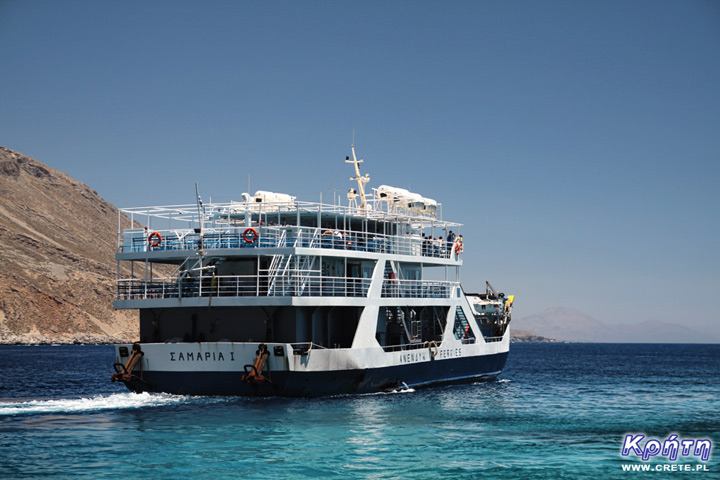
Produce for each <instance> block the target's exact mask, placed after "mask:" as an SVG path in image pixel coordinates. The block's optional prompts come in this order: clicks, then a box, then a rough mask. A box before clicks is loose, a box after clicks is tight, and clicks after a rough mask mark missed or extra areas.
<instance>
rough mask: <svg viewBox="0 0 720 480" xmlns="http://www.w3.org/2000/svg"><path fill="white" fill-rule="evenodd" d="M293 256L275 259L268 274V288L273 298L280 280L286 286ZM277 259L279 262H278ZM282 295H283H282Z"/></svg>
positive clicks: (277, 256)
mask: <svg viewBox="0 0 720 480" xmlns="http://www.w3.org/2000/svg"><path fill="white" fill-rule="evenodd" d="M292 258H293V256H292V255H275V256H274V257H273V264H274V268H273V265H271V266H270V271H269V273H268V275H269V277H270V278H269V279H270V286H269V287H268V296H273V295H275V294H276V290H277V287H278V279H280V281H281V282H282V283H283V284H284V283H286V282H285V281H284V280H286V279H287V270H288V266H289V265H290V262H292ZM276 259H277V262H276ZM280 295H282V293H281V294H280Z"/></svg>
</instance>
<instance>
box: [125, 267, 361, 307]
mask: <svg viewBox="0 0 720 480" xmlns="http://www.w3.org/2000/svg"><path fill="white" fill-rule="evenodd" d="M291 273H293V272H291ZM270 280H271V277H270V275H267V274H261V275H227V276H224V275H223V276H203V277H184V278H182V279H180V280H178V279H177V278H154V279H148V280H145V279H122V280H118V281H117V299H118V300H145V299H158V298H180V297H255V296H272V297H287V296H299V297H366V296H367V293H368V289H369V288H370V282H371V279H369V278H354V277H321V276H320V275H319V272H317V274H316V275H310V274H300V273H298V274H297V275H292V274H290V275H287V276H283V277H279V276H278V277H275V283H274V285H273V288H272V289H270Z"/></svg>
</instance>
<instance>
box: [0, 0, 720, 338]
mask: <svg viewBox="0 0 720 480" xmlns="http://www.w3.org/2000/svg"><path fill="white" fill-rule="evenodd" d="M353 129H354V130H355V145H356V148H357V151H358V154H359V155H360V156H362V157H364V158H365V164H364V171H365V172H368V173H369V174H370V176H371V183H370V185H371V186H375V187H377V186H378V185H380V184H389V185H395V186H400V187H405V188H408V187H409V188H411V189H412V190H414V191H417V192H419V193H421V194H422V195H424V196H428V197H432V198H436V199H437V200H439V201H440V202H442V203H443V204H444V209H445V217H446V218H447V219H450V220H454V221H459V222H462V223H464V224H465V227H464V229H463V233H464V237H465V239H466V254H465V269H464V272H463V284H464V286H465V288H466V290H477V289H481V288H482V287H483V285H484V281H485V279H488V280H490V281H491V282H493V284H494V285H495V286H496V287H498V288H499V289H501V290H504V291H506V292H508V293H515V294H516V295H517V303H516V310H515V315H516V316H525V315H529V314H532V313H536V312H538V311H540V310H542V309H544V308H546V307H549V306H556V305H560V306H568V307H573V308H577V309H579V310H581V311H583V312H585V313H587V314H589V315H592V316H594V317H596V318H598V319H600V320H602V321H605V322H609V323H625V322H628V323H629V322H640V321H644V320H650V319H655V320H663V321H668V322H674V323H681V324H687V325H689V326H691V327H692V328H695V329H698V330H701V331H706V332H708V333H710V334H713V335H715V336H716V338H717V337H720V318H719V317H720V315H719V314H718V312H720V253H719V252H718V250H719V249H718V246H719V245H718V244H719V243H720V242H719V239H720V215H719V214H718V209H719V208H720V2H717V1H709V0H708V1H702V0H676V1H662V0H650V1H644V0H637V1H627V0H622V1H595V2H592V1H571V0H567V1H550V0H548V1H509V2H499V1H454V2H453V1H431V2H430V1H389V2H388V1H362V2H360V1H358V2H353V1H344V2H336V1H326V2H319V1H311V2H308V1H292V2H249V1H248V2H245V1H228V2H226V1H218V0H213V1H204V2H201V1H195V2H187V1H165V2H163V1H160V2H146V1H133V0H131V1H122V2H117V1H112V2H111V1H72V0H70V1H62V2H59V1H30V0H17V1H13V0H0V145H3V146H6V147H9V148H12V149H15V150H18V151H20V152H22V153H25V154H27V155H30V156H32V157H34V158H36V159H38V160H40V161H42V162H44V163H47V164H49V165H50V166H52V167H54V168H57V169H59V170H62V171H64V172H66V173H68V174H70V175H72V176H73V177H75V178H77V179H78V180H81V181H83V182H85V183H87V184H88V185H90V186H91V187H92V188H93V189H95V190H97V191H98V193H99V194H100V195H101V196H103V197H105V198H106V199H108V200H109V201H110V202H112V203H114V204H115V205H118V206H123V207H126V206H142V205H152V204H173V203H192V202H193V198H194V183H195V182H196V181H197V182H199V184H200V189H201V193H202V194H203V196H204V198H206V199H207V197H209V196H211V195H212V196H213V199H215V200H223V201H227V200H230V199H231V198H234V199H237V198H239V197H240V193H241V192H244V191H246V190H247V177H248V174H250V175H251V188H252V190H253V191H254V190H258V189H261V190H271V191H278V192H285V193H291V194H295V195H298V196H300V197H304V198H306V199H317V198H319V192H321V191H322V192H325V195H327V196H329V197H330V198H331V197H332V192H333V189H334V188H335V189H337V191H338V192H345V191H346V190H347V188H349V187H350V186H351V185H350V183H349V182H348V178H349V176H350V175H351V173H352V171H351V168H350V166H348V165H345V164H344V163H343V160H344V158H345V155H349V154H350V143H351V142H352V132H353ZM327 196H326V198H328V197H327ZM669 340H671V339H669Z"/></svg>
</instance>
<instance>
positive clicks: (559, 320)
mask: <svg viewBox="0 0 720 480" xmlns="http://www.w3.org/2000/svg"><path fill="white" fill-rule="evenodd" d="M513 327H514V328H518V329H524V330H530V331H532V332H535V333H536V334H537V335H541V336H546V337H552V338H557V339H558V340H563V341H569V342H607V343H667V342H672V343H712V342H717V341H718V339H717V338H712V337H709V336H708V335H706V334H703V333H700V332H698V331H695V330H693V329H691V328H689V327H687V326H685V325H679V324H674V323H667V322H660V321H654V320H648V321H644V322H641V323H632V324H631V323H628V324H612V323H604V322H601V321H600V320H597V319H595V318H593V317H590V316H589V315H586V314H584V313H582V312H580V311H578V310H575V309H572V308H566V307H553V308H548V309H545V310H543V311H542V312H540V313H536V314H534V315H529V316H527V317H523V318H516V319H513Z"/></svg>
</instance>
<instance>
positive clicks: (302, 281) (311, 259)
mask: <svg viewBox="0 0 720 480" xmlns="http://www.w3.org/2000/svg"><path fill="white" fill-rule="evenodd" d="M316 258H317V257H316V256H314V255H312V256H311V255H307V256H305V258H304V259H303V262H302V264H301V266H300V270H299V273H298V275H302V276H301V277H300V278H299V279H298V291H297V295H302V294H303V292H304V291H305V287H306V286H307V283H308V281H309V280H310V278H311V276H312V274H313V273H314V272H313V270H312V268H313V266H314V265H315V259H316ZM317 273H319V272H317Z"/></svg>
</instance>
